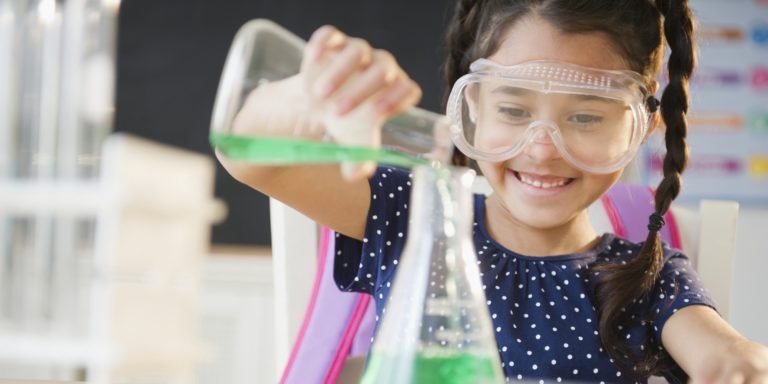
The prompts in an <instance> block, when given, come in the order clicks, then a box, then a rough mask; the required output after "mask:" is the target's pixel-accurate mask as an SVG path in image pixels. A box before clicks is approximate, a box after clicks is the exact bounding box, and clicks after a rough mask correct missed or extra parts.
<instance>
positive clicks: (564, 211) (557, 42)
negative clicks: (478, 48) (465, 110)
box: [478, 17, 630, 229]
mask: <svg viewBox="0 0 768 384" xmlns="http://www.w3.org/2000/svg"><path fill="white" fill-rule="evenodd" d="M489 59H491V60H493V61H495V62H497V63H500V64H503V65H513V64H519V63H522V62H526V61H531V60H559V61H564V62H568V63H573V64H578V65H582V66H587V67H594V68H601V69H630V68H628V66H627V64H626V63H625V62H624V60H623V58H622V57H621V55H620V54H619V53H618V52H616V50H615V49H613V44H612V42H611V41H610V40H609V39H608V37H607V36H606V35H603V34H599V33H589V34H563V33H561V32H559V31H558V30H557V29H555V28H554V27H553V26H552V25H551V24H550V23H549V22H547V21H545V20H543V19H541V18H538V17H530V18H525V19H522V20H520V21H518V22H517V23H515V24H514V25H512V27H510V28H509V30H507V32H506V33H505V34H504V35H503V36H502V41H501V44H500V47H499V49H498V51H496V52H495V53H494V54H493V55H491V56H490V57H489ZM478 166H479V167H480V169H481V170H482V172H483V174H484V175H485V177H486V178H487V179H488V182H489V183H490V184H491V186H492V187H493V189H494V192H495V193H494V194H493V195H491V197H489V199H494V200H495V201H492V202H493V203H495V204H497V205H500V206H502V207H503V208H505V211H506V212H507V213H506V214H508V215H511V217H510V219H512V220H514V221H518V222H520V223H523V224H524V225H527V226H530V227H534V228H540V229H547V228H554V227H559V226H563V225H566V224H568V223H569V222H571V221H572V220H573V219H574V218H575V217H577V216H578V215H580V214H584V212H585V209H586V208H587V207H588V206H589V205H590V204H592V203H593V202H594V201H595V200H596V199H597V198H599V197H600V195H602V194H603V193H604V192H605V191H606V190H608V188H610V186H611V185H613V183H614V182H616V180H617V179H618V178H619V176H620V175H621V170H619V171H616V172H614V173H611V174H590V173H586V172H584V171H581V170H579V169H578V168H575V167H574V166H572V165H570V164H569V163H568V162H567V161H565V160H564V159H563V158H562V157H561V155H560V153H559V152H558V151H557V149H556V148H555V146H554V144H553V143H552V141H551V140H550V138H549V137H548V136H546V135H543V136H542V137H540V139H539V140H536V141H535V142H534V143H531V144H530V145H529V146H528V147H527V148H526V149H525V150H524V151H523V152H522V153H520V154H519V155H517V156H515V157H514V158H512V159H509V160H507V161H504V162H494V163H491V162H482V161H481V162H478Z"/></svg>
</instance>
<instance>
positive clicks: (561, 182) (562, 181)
mask: <svg viewBox="0 0 768 384" xmlns="http://www.w3.org/2000/svg"><path fill="white" fill-rule="evenodd" d="M512 172H513V173H514V174H515V177H516V178H517V179H518V180H520V182H522V183H523V184H527V185H530V186H532V187H535V188H540V189H550V188H559V187H564V186H566V185H568V184H570V183H571V182H573V180H575V179H573V178H570V177H555V176H539V175H534V174H530V173H522V172H518V171H512Z"/></svg>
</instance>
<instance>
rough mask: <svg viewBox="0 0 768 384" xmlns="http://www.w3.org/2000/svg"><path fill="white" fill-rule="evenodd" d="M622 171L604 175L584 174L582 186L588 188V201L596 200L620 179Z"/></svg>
mask: <svg viewBox="0 0 768 384" xmlns="http://www.w3.org/2000/svg"><path fill="white" fill-rule="evenodd" d="M621 173H622V170H618V171H616V172H614V173H609V174H606V175H598V174H584V184H585V185H586V186H588V187H589V189H590V191H589V195H590V196H589V199H590V200H597V199H598V198H599V197H600V196H602V195H603V194H604V193H605V192H606V191H608V189H610V188H611V187H612V186H613V184H615V183H616V182H617V181H618V180H619V178H620V177H621Z"/></svg>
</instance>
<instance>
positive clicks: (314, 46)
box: [304, 25, 347, 63]
mask: <svg viewBox="0 0 768 384" xmlns="http://www.w3.org/2000/svg"><path fill="white" fill-rule="evenodd" d="M346 39H347V35H345V34H344V33H343V32H341V31H339V30H338V29H336V27H334V26H332V25H324V26H322V27H320V28H318V29H317V30H316V31H315V32H314V33H312V36H311V37H310V38H309V41H308V42H307V46H306V48H305V49H304V54H305V62H310V63H311V62H317V61H318V60H319V59H320V58H321V57H322V56H323V55H324V54H325V53H326V52H327V51H328V50H332V49H334V48H337V47H339V46H341V45H343V44H344V43H345V41H346Z"/></svg>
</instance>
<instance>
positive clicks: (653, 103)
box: [645, 95, 661, 113]
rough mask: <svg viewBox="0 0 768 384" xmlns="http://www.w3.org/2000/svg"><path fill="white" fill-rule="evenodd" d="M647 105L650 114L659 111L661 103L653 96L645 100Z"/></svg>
mask: <svg viewBox="0 0 768 384" xmlns="http://www.w3.org/2000/svg"><path fill="white" fill-rule="evenodd" d="M645 104H646V105H648V112H650V113H654V112H656V111H657V110H658V109H659V104H661V102H660V101H659V99H657V98H656V97H655V96H653V95H651V96H648V98H647V99H645Z"/></svg>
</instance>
